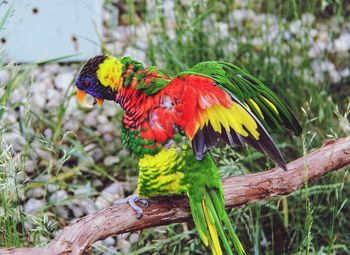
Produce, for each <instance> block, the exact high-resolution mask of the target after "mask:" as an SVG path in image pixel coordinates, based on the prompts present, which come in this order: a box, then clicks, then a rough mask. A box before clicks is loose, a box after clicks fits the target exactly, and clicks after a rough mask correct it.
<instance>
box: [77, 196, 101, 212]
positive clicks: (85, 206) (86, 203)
mask: <svg viewBox="0 0 350 255" xmlns="http://www.w3.org/2000/svg"><path fill="white" fill-rule="evenodd" d="M78 205H79V207H80V208H81V209H82V210H83V212H84V214H90V213H94V212H96V211H97V208H96V206H95V204H94V202H93V201H92V200H91V199H86V200H81V201H79V202H78Z"/></svg>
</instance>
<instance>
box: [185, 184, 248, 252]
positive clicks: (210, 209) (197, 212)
mask: <svg viewBox="0 0 350 255" xmlns="http://www.w3.org/2000/svg"><path fill="white" fill-rule="evenodd" d="M189 200H190V207H191V211H192V216H193V221H194V223H195V225H196V228H197V231H198V234H199V236H200V238H201V239H202V241H203V243H204V244H205V245H206V246H208V245H209V246H210V248H211V250H212V252H213V254H214V255H222V254H223V252H222V249H221V245H220V241H219V237H220V240H221V243H222V245H223V247H224V249H225V251H226V254H229V255H233V251H232V249H231V248H230V245H229V241H228V238H227V236H226V234H225V230H224V228H223V226H225V227H226V228H227V230H228V234H229V235H228V237H229V239H231V241H232V243H233V245H234V247H235V249H236V251H237V253H238V254H239V255H244V254H246V253H245V251H244V248H243V246H242V244H241V242H240V241H239V239H238V237H237V235H236V233H235V231H234V229H233V227H232V225H231V223H230V220H229V218H228V216H227V213H226V211H225V206H224V199H223V196H222V194H221V192H220V191H219V190H217V189H208V190H206V191H205V194H204V197H203V199H202V201H201V202H196V201H195V199H193V198H192V197H191V196H190V194H189Z"/></svg>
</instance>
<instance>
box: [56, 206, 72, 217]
mask: <svg viewBox="0 0 350 255" xmlns="http://www.w3.org/2000/svg"><path fill="white" fill-rule="evenodd" d="M56 210H57V213H58V215H59V216H61V217H62V218H65V219H68V218H69V210H68V208H67V207H65V206H57V207H56Z"/></svg>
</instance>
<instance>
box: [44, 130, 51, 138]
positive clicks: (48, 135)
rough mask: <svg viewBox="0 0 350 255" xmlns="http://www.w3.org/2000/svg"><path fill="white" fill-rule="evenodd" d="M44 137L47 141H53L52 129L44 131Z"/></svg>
mask: <svg viewBox="0 0 350 255" xmlns="http://www.w3.org/2000/svg"><path fill="white" fill-rule="evenodd" d="M44 136H45V138H46V139H51V137H52V129H50V128H46V129H45V130H44Z"/></svg>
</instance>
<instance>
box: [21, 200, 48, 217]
mask: <svg viewBox="0 0 350 255" xmlns="http://www.w3.org/2000/svg"><path fill="white" fill-rule="evenodd" d="M44 206H45V204H44V202H43V201H42V200H39V199H35V198H30V199H29V200H28V201H27V202H26V203H25V205H24V211H25V212H27V213H29V214H35V213H37V212H39V211H41V210H42V209H43V208H44Z"/></svg>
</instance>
